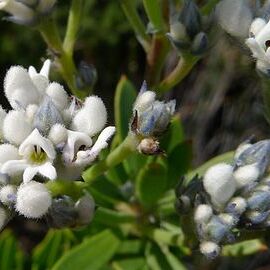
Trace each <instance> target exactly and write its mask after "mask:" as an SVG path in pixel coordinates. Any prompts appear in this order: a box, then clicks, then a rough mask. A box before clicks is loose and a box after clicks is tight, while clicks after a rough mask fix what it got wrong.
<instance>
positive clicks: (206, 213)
mask: <svg viewBox="0 0 270 270" xmlns="http://www.w3.org/2000/svg"><path fill="white" fill-rule="evenodd" d="M212 215H213V209H212V208H211V206H210V205H207V204H201V205H199V206H198V207H197V208H196V210H195V213H194V220H195V221H196V222H197V223H207V222H208V221H209V220H210V218H211V217H212Z"/></svg>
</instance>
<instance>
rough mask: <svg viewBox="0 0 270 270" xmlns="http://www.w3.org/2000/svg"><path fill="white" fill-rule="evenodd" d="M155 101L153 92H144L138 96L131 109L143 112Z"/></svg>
mask: <svg viewBox="0 0 270 270" xmlns="http://www.w3.org/2000/svg"><path fill="white" fill-rule="evenodd" d="M145 87H146V86H145ZM155 100H156V93H155V92H153V91H145V92H143V93H142V94H139V95H138V97H137V99H136V101H135V103H134V107H133V108H134V110H138V111H145V110H146V109H147V108H149V107H150V106H151V105H152V104H153V103H154V102H155Z"/></svg>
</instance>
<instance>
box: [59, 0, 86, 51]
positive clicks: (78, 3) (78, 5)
mask: <svg viewBox="0 0 270 270" xmlns="http://www.w3.org/2000/svg"><path fill="white" fill-rule="evenodd" d="M82 11H83V0H72V3H71V7H70V10H69V17H68V24H67V30H66V35H65V39H64V43H63V48H64V51H65V52H66V53H67V54H70V55H73V50H74V45H75V42H76V37H77V34H78V31H79V27H80V22H81V18H82Z"/></svg>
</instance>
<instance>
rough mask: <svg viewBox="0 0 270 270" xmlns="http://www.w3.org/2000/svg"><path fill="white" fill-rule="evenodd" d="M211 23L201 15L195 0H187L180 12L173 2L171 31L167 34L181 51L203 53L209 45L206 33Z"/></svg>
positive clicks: (194, 53)
mask: <svg viewBox="0 0 270 270" xmlns="http://www.w3.org/2000/svg"><path fill="white" fill-rule="evenodd" d="M209 25H210V21H209V20H208V18H203V17H202V16H201V14H200V11H199V8H198V6H197V5H196V3H195V2H194V1H193V0H185V1H184V3H183V7H182V9H181V11H180V12H179V11H178V10H177V9H176V7H175V6H174V5H173V4H171V12H170V32H169V33H168V34H167V36H168V38H169V39H170V41H171V42H172V44H173V45H174V46H175V47H176V48H177V49H178V50H179V51H180V52H181V53H191V54H193V55H201V54H203V53H204V52H205V51H206V50H207V49H208V47H209V41H208V37H207V35H206V33H205V31H206V29H207V28H209Z"/></svg>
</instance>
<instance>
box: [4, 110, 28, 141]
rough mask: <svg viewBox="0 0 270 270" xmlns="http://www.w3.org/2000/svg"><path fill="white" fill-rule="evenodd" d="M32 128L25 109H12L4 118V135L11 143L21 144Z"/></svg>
mask: <svg viewBox="0 0 270 270" xmlns="http://www.w3.org/2000/svg"><path fill="white" fill-rule="evenodd" d="M32 130H33V129H32V126H31V125H30V123H29V122H28V121H27V117H26V115H25V112H23V111H10V112H9V113H8V114H7V116H6V117H5V119H4V123H3V133H4V137H5V139H6V140H8V141H9V142H11V143H14V144H17V145H19V144H21V143H22V142H23V141H24V140H25V139H26V138H27V136H29V134H30V133H31V132H32Z"/></svg>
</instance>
